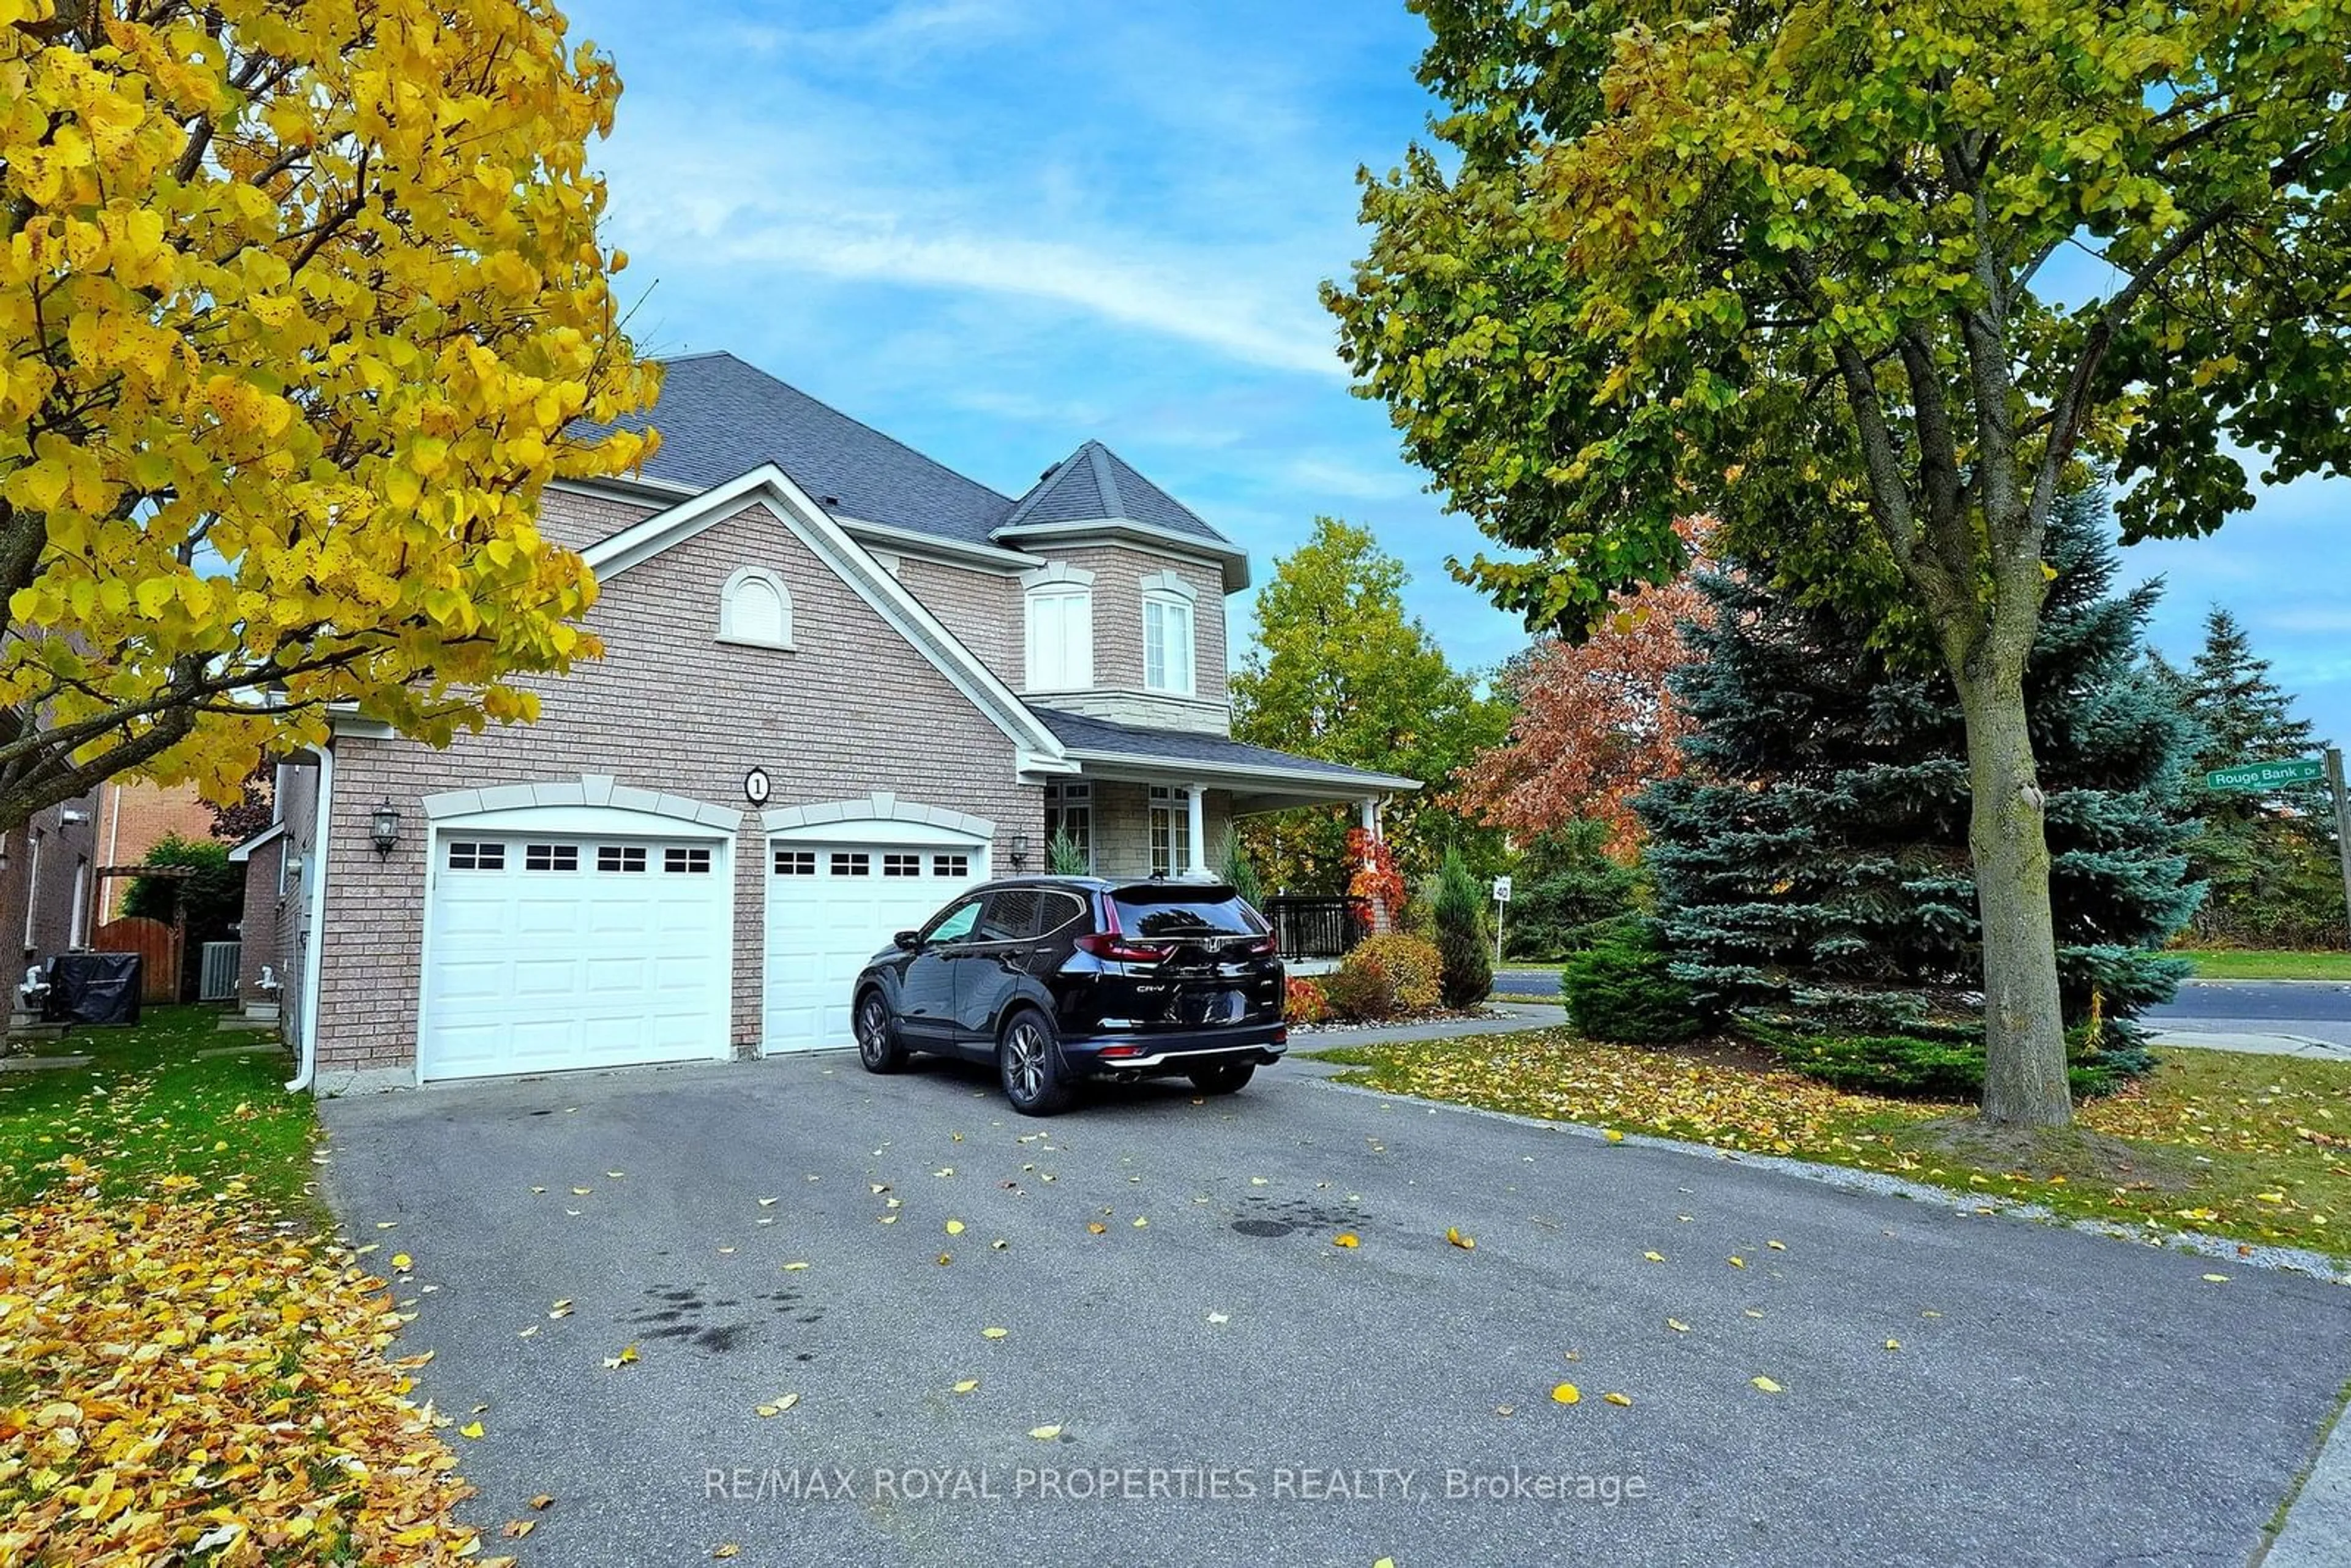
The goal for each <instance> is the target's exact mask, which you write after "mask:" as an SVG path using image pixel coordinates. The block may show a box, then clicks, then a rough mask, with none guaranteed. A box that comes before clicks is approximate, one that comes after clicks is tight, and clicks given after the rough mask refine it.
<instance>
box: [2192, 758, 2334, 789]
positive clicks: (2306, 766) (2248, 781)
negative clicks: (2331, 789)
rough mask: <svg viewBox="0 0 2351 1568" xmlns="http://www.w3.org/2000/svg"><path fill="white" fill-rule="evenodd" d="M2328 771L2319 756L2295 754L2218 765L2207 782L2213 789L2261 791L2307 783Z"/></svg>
mask: <svg viewBox="0 0 2351 1568" xmlns="http://www.w3.org/2000/svg"><path fill="white" fill-rule="evenodd" d="M2325 772H2326V768H2325V764H2324V763H2322V762H2320V761H2319V760H2318V758H2315V757H2293V758H2287V759H2286V760H2284V761H2283V762H2240V763H2238V764H2237V765H2236V766H2235V767H2234V768H2218V769H2215V770H2214V771H2212V772H2210V773H2207V774H2206V775H2204V784H2205V787H2206V788H2207V789H2242V790H2250V791H2253V792H2256V793H2258V792H2259V791H2261V790H2263V789H2276V788H2277V787H2278V786H2279V785H2281V784H2306V783H2308V782H2309V781H2310V780H2311V779H2318V778H2323V777H2325Z"/></svg>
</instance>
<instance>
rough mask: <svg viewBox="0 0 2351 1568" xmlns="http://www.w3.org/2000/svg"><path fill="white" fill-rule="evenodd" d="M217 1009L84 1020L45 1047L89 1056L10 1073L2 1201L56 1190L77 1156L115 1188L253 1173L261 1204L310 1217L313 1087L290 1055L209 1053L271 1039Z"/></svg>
mask: <svg viewBox="0 0 2351 1568" xmlns="http://www.w3.org/2000/svg"><path fill="white" fill-rule="evenodd" d="M220 1017H221V1012H220V1009H217V1008H205V1007H163V1008H149V1009H146V1010H145V1014H144V1017H143V1018H142V1019H141V1022H140V1023H139V1024H138V1025H137V1026H136V1027H134V1028H131V1029H77V1030H71V1031H69V1032H68V1034H67V1036H66V1038H65V1039H63V1040H57V1041H54V1042H45V1043H43V1044H42V1045H40V1046H39V1047H38V1048H37V1051H38V1053H39V1054H40V1055H43V1056H58V1055H82V1056H88V1057H89V1058H91V1059H92V1060H91V1061H90V1063H89V1066H87V1067H78V1068H62V1069H58V1070H56V1071H45V1072H16V1071H8V1072H0V1207H13V1206H16V1205H18V1204H22V1203H26V1202H27V1201H29V1200H31V1199H33V1198H36V1197H38V1196H40V1194H41V1193H43V1192H45V1191H46V1190H47V1188H48V1187H49V1186H52V1185H53V1184H54V1183H55V1182H56V1181H57V1178H58V1176H59V1175H60V1174H61V1173H60V1171H59V1169H58V1166H57V1162H58V1161H59V1160H61V1159H63V1158H65V1157H66V1156H68V1155H70V1156H73V1157H75V1158H77V1159H78V1160H82V1161H86V1162H87V1163H88V1164H89V1165H90V1166H93V1167H95V1168H96V1170H97V1172H98V1174H99V1181H100V1184H101V1186H103V1187H104V1188H105V1189H106V1190H109V1191H115V1192H131V1191H137V1190H141V1189H143V1188H145V1187H147V1186H149V1185H150V1184H151V1183H152V1180H153V1178H155V1177H157V1176H171V1175H179V1176H193V1177H194V1178H195V1179H196V1180H197V1181H198V1182H200V1183H202V1184H203V1185H204V1186H205V1187H206V1188H208V1189H210V1188H216V1187H218V1186H220V1185H221V1184H223V1183H225V1182H226V1181H228V1180H230V1179H232V1178H235V1177H243V1178H244V1180H245V1182H246V1187H247V1189H248V1190H249V1191H250V1193H251V1194H252V1195H253V1197H256V1198H257V1199H258V1200H260V1201H261V1202H262V1203H264V1204H266V1205H267V1206H269V1207H272V1208H275V1209H277V1210H278V1211H280V1212H283V1213H288V1214H298V1215H301V1216H304V1217H306V1218H311V1217H316V1216H317V1215H318V1214H319V1210H318V1208H317V1206H316V1203H315V1201H314V1200H313V1199H312V1198H311V1197H309V1196H308V1193H307V1191H306V1188H307V1186H308V1184H309V1181H310V1179H311V1176H312V1174H313V1173H312V1170H311V1166H310V1150H311V1146H312V1141H313V1138H314V1135H315V1134H316V1130H317V1126H318V1122H317V1117H316V1114H315V1113H314V1110H313V1108H312V1104H311V1101H310V1097H309V1096H308V1095H307V1094H288V1093H287V1092H286V1090H285V1087H284V1084H285V1080H286V1077H287V1061H286V1057H285V1054H284V1053H283V1052H282V1051H276V1050H272V1051H266V1052H264V1053H262V1054H259V1055H254V1056H224V1057H214V1058H211V1059H209V1060H205V1061H199V1060H197V1056H196V1053H197V1052H198V1051H208V1050H211V1049H214V1048H215V1047H220V1046H238V1045H262V1044H269V1043H271V1042H272V1041H273V1040H274V1039H275V1037H274V1036H270V1035H256V1034H241V1033H233V1032H225V1031H223V1030H219V1029H218V1028H216V1027H215V1026H216V1025H217V1023H218V1021H219V1019H220Z"/></svg>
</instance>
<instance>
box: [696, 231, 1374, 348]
mask: <svg viewBox="0 0 2351 1568" xmlns="http://www.w3.org/2000/svg"><path fill="white" fill-rule="evenodd" d="M712 237H713V238H714V240H715V241H716V251H715V253H714V257H713V258H714V259H717V260H723V261H726V262H732V263H737V264H757V265H765V266H775V267H789V268H791V269H794V270H798V271H803V272H812V273H816V274H819V275H821V276H825V277H839V278H853V279H858V280H862V281H873V282H889V283H904V284H913V285H915V286H917V287H926V288H938V289H946V290H950V291H957V290H960V291H971V292H978V293H984V294H995V295H1008V296H1015V297H1019V298H1031V299H1040V300H1046V301H1050V302H1051V303H1054V304H1057V305H1061V306H1064V307H1067V308H1072V309H1076V310H1081V311H1084V312H1087V313H1089V314H1091V315H1094V316H1098V317H1101V318H1102V319H1105V320H1109V321H1114V322H1117V323H1119V324H1121V325H1123V326H1128V327H1136V328H1141V329H1144V330H1147V331H1152V332H1156V333H1160V334H1163V335H1165V336H1167V337H1172V338H1179V339H1183V340H1186V341H1190V342H1195V343H1199V344H1202V345H1204V346H1206V347H1208V348H1211V349H1215V350H1218V351H1219V352H1222V353H1225V354H1227V355H1229V356H1230V357H1232V358H1234V359H1236V360H1239V361H1243V362H1244V363H1248V364H1253V365H1262V366H1265V367H1267V368H1269V369H1272V370H1282V371H1297V372H1300V373H1301V374H1306V375H1315V376H1321V377H1324V378H1328V379H1335V380H1344V379H1345V376H1346V367H1345V366H1344V365H1343V364H1342V363H1341V362H1340V361H1339V358H1338V354H1337V351H1336V350H1335V349H1334V347H1333V346H1332V337H1331V333H1330V331H1329V330H1328V329H1326V328H1325V327H1324V326H1323V324H1322V320H1321V319H1319V317H1320V312H1319V310H1316V311H1313V312H1311V313H1309V312H1308V311H1303V310H1294V309H1287V308H1282V307H1281V306H1280V304H1278V303H1276V302H1273V301H1270V300H1268V299H1266V298H1262V296H1261V291H1259V290H1255V289H1252V288H1250V287H1247V284H1246V282H1245V280H1244V279H1243V278H1242V277H1238V276H1237V275H1235V274H1234V273H1232V272H1231V271H1229V270H1228V269H1227V268H1225V267H1220V266H1217V265H1214V264H1212V263H1211V262H1210V261H1209V260H1208V258H1206V257H1186V256H1180V255H1173V254H1169V255H1162V256H1145V255H1135V254H1132V253H1131V251H1130V250H1129V247H1128V246H1122V245H1120V244H1118V243H1117V242H1111V243H1109V244H1101V243H1095V244H1084V243H1074V242H1069V241H1061V240H1040V239H1031V238H1029V237H1026V236H1022V235H1006V234H1000V233H987V232H985V231H980V230H961V231H958V230H955V229H943V228H937V227H933V226H930V225H914V224H911V223H906V222H903V221H901V220H900V219H898V218H896V217H895V216H878V217H877V216H870V215H869V216H859V215H852V214H831V216H830V220H829V221H810V219H809V218H808V217H799V218H796V219H793V220H788V221H780V222H765V223H760V224H758V225H756V226H752V227H749V228H737V229H734V230H733V232H725V233H721V234H718V235H713V236H712ZM1134 248H1135V249H1140V248H1142V247H1140V246H1136V247H1134Z"/></svg>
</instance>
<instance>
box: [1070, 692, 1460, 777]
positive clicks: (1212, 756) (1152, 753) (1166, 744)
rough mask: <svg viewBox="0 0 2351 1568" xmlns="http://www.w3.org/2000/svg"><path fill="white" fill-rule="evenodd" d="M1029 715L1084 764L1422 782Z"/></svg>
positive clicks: (1198, 733) (1196, 733) (1094, 722)
mask: <svg viewBox="0 0 2351 1568" xmlns="http://www.w3.org/2000/svg"><path fill="white" fill-rule="evenodd" d="M1029 712H1030V713H1033V714H1035V715H1036V716H1038V717H1039V718H1040V719H1043V720H1044V721H1045V727H1047V728H1048V729H1050V730H1051V731H1052V732H1053V735H1054V737H1055V738H1057V739H1059V740H1060V741H1061V745H1062V747H1064V748H1065V749H1066V750H1067V751H1068V752H1069V754H1070V755H1071V757H1074V758H1080V759H1081V760H1086V761H1109V760H1115V761H1122V762H1157V763H1170V764H1175V763H1181V764H1185V765H1187V766H1189V767H1193V768H1199V769H1201V770H1202V771H1203V772H1205V773H1209V774H1222V775H1231V776H1234V777H1236V778H1250V779H1265V780H1269V781H1270V780H1274V779H1292V780H1296V781H1298V782H1300V783H1306V784H1336V785H1360V786H1362V787H1363V788H1364V789H1367V790H1380V791H1387V790H1398V789H1419V788H1420V780H1418V779H1406V778H1404V777H1402V776H1401V775H1399V774H1395V773H1374V772H1373V771H1371V770H1370V769H1369V768H1350V767H1348V766H1347V765H1346V764H1345V763H1343V762H1325V761H1322V759H1321V758H1313V757H1294V756H1292V755H1290V753H1289V752H1287V751H1276V750H1274V749H1273V748H1272V747H1266V746H1251V745H1249V743H1248V742H1247V741H1241V740H1235V739H1233V738H1232V737H1229V736H1223V735H1217V734H1214V733H1212V732H1209V731H1207V730H1192V729H1147V728H1145V727H1143V726H1142V725H1139V724H1121V723H1119V722H1118V721H1117V720H1115V719H1107V718H1096V717H1094V716H1092V714H1082V713H1071V712H1070V711H1068V710H1067V709H1065V708H1054V707H1040V706H1038V705H1036V704H1034V703H1031V704H1030V705H1029Z"/></svg>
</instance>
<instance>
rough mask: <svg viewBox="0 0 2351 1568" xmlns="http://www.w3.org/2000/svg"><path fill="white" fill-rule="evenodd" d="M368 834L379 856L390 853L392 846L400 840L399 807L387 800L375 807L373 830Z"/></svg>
mask: <svg viewBox="0 0 2351 1568" xmlns="http://www.w3.org/2000/svg"><path fill="white" fill-rule="evenodd" d="M370 836H371V838H372V839H373V840H374V841H375V852H376V854H377V855H378V856H379V857H381V856H387V855H389V854H391V853H392V846H393V845H394V844H397V843H398V842H400V808H399V807H397V806H395V805H393V804H392V802H391V801H389V800H386V801H385V802H384V803H383V804H382V805H381V806H378V807H377V808H376V809H375V825H374V831H373V832H372V833H371V835H370Z"/></svg>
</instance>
